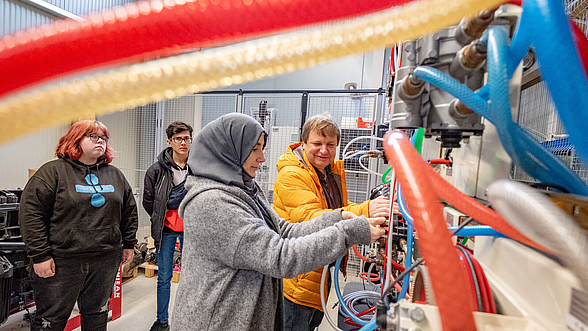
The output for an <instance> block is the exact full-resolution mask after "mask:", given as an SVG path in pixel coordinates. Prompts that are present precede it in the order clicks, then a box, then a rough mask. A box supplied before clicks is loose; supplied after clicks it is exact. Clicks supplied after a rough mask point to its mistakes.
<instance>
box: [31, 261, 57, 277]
mask: <svg viewBox="0 0 588 331" xmlns="http://www.w3.org/2000/svg"><path fill="white" fill-rule="evenodd" d="M33 270H34V271H35V273H36V274H37V276H39V277H41V278H49V277H53V276H55V261H53V258H51V259H49V260H47V261H45V262H41V263H33Z"/></svg>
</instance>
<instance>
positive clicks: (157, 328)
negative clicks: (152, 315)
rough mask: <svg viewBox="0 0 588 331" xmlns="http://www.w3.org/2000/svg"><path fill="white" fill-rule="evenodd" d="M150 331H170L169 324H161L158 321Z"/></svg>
mask: <svg viewBox="0 0 588 331" xmlns="http://www.w3.org/2000/svg"><path fill="white" fill-rule="evenodd" d="M149 331H169V323H161V322H160V321H159V320H156V321H155V323H153V325H151V329H149Z"/></svg>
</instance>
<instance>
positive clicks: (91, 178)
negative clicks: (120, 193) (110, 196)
mask: <svg viewBox="0 0 588 331" xmlns="http://www.w3.org/2000/svg"><path fill="white" fill-rule="evenodd" d="M84 179H85V180H86V183H88V185H91V186H84V185H76V192H80V193H94V194H92V197H91V200H90V203H91V204H92V206H94V207H96V208H99V207H102V206H103V205H104V203H105V202H106V198H104V196H103V195H102V194H101V193H109V192H114V186H112V185H101V184H100V179H98V177H97V176H96V175H94V174H89V175H86V177H84ZM96 185H99V186H98V187H96Z"/></svg>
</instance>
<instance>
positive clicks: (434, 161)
mask: <svg viewBox="0 0 588 331" xmlns="http://www.w3.org/2000/svg"><path fill="white" fill-rule="evenodd" d="M427 163H429V164H445V165H451V160H446V159H430V160H429V161H428V162H427Z"/></svg>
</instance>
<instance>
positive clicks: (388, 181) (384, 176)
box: [382, 167, 394, 184]
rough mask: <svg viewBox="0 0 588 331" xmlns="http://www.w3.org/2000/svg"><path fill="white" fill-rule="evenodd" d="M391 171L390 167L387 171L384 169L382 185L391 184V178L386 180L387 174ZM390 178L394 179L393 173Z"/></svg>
mask: <svg viewBox="0 0 588 331" xmlns="http://www.w3.org/2000/svg"><path fill="white" fill-rule="evenodd" d="M391 170H392V167H388V169H386V171H384V174H382V183H383V184H390V183H391V182H392V178H390V179H386V177H387V176H388V173H390V171H391ZM392 177H394V173H392Z"/></svg>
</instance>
